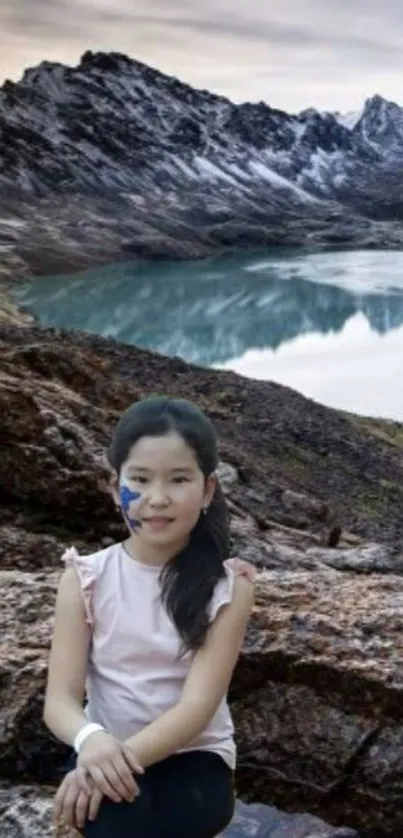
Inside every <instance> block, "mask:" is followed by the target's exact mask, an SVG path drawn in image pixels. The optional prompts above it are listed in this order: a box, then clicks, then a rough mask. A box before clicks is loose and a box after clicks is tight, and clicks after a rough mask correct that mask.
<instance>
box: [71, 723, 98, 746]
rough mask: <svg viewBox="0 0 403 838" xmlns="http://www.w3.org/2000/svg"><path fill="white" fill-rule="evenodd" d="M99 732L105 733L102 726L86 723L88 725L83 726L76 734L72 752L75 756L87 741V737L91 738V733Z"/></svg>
mask: <svg viewBox="0 0 403 838" xmlns="http://www.w3.org/2000/svg"><path fill="white" fill-rule="evenodd" d="M99 731H103V732H104V733H105V728H104V727H102V725H99V724H97V723H96V722H88V724H86V725H84V726H83V727H82V728H81V729H80V730H79V731H78V733H77V736H76V737H75V739H74V744H73V747H74V750H75V752H76V754H79V753H80V750H81V748H82V746H83V744H84V742H85V741H86V740H87V739H88V737H89V736H92V734H93V733H99Z"/></svg>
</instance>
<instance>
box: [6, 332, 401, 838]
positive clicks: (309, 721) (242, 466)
mask: <svg viewBox="0 0 403 838" xmlns="http://www.w3.org/2000/svg"><path fill="white" fill-rule="evenodd" d="M151 392H159V393H160V392H166V393H171V394H174V395H177V394H180V395H182V396H186V397H189V398H194V399H195V400H197V402H198V403H199V404H200V405H201V406H202V407H203V408H204V409H205V410H206V411H207V412H208V414H209V415H210V416H211V418H212V419H213V421H214V422H215V424H216V427H217V430H218V435H219V442H220V457H221V466H220V475H221V480H222V484H223V486H224V489H225V492H226V494H227V499H228V503H229V507H230V511H231V531H232V539H233V553H234V554H238V555H240V556H242V557H244V558H246V559H248V560H250V561H252V562H253V563H254V564H255V565H256V567H257V595H256V605H255V608H254V612H253V615H252V619H251V621H250V626H249V629H248V634H247V638H246V641H245V644H244V648H243V650H242V654H241V657H240V660H239V664H238V666H237V670H236V673H235V676H234V679H233V684H232V687H231V694H230V700H231V706H232V710H233V714H234V717H235V721H236V726H237V732H238V733H237V738H238V748H239V765H238V772H237V789H238V795H239V802H238V804H237V813H236V818H235V820H234V822H233V823H232V824H231V826H230V828H229V829H228V830H227V831H226V838H246V836H247V835H252V834H253V835H255V836H256V838H353V836H358V835H359V836H366V837H367V838H369V836H371V838H373V837H374V836H377V838H379V836H392V835H393V836H395V838H398V836H401V835H402V832H403V747H402V745H403V719H402V709H401V708H402V698H403V667H402V660H403V656H402V652H403V639H402V638H403V632H402V625H403V606H402V603H403V578H402V574H403V535H402V527H401V521H402V512H403V489H402V486H403V456H402V448H403V427H402V426H401V425H397V424H394V423H387V422H381V421H374V420H371V421H370V420H366V419H362V418H358V417H355V416H351V415H347V414H343V413H341V412H337V411H334V410H331V409H328V408H324V407H322V406H320V405H318V404H316V403H314V402H311V401H309V400H307V399H305V398H303V397H302V396H300V395H298V394H297V393H295V392H293V391H291V390H288V389H287V388H284V387H281V386H280V385H276V384H271V383H264V382H256V381H251V380H246V379H243V378H241V377H239V376H237V375H235V374H234V373H228V372H214V371H211V370H207V369H200V368H197V367H195V366H190V365H188V364H186V363H185V362H183V361H182V360H180V359H177V358H173V359H168V358H165V357H163V356H158V355H154V354H152V353H149V352H146V351H142V350H139V349H135V348H132V347H128V346H124V345H120V344H118V343H114V342H113V341H111V340H103V339H101V338H97V337H90V336H85V335H82V334H79V333H77V334H73V333H63V332H60V331H56V330H44V329H39V328H36V327H33V326H30V325H27V326H26V328H24V329H21V328H17V327H15V326H4V325H3V326H0V408H1V409H0V437H1V440H2V458H1V469H0V498H1V506H0V536H1V537H0V587H1V596H0V624H1V626H2V633H1V640H0V708H1V709H0V835H1V837H2V838H3V836H4V838H50V827H49V812H50V805H51V795H52V793H53V790H54V787H55V785H56V784H57V782H58V778H59V777H60V772H61V768H62V765H63V761H64V759H65V756H66V751H65V748H64V747H63V746H61V745H60V744H59V743H57V742H55V741H53V739H52V738H51V737H50V736H49V734H48V733H47V731H46V730H45V729H44V726H43V724H42V722H41V706H42V699H43V689H44V683H45V675H46V661H47V652H48V647H49V640H50V635H51V625H52V614H53V608H54V598H55V590H56V586H57V581H58V578H59V576H60V572H61V562H60V557H61V554H62V552H63V551H64V549H65V548H66V547H67V546H69V545H72V544H74V545H75V546H76V547H77V548H78V549H79V550H82V551H91V550H95V549H97V548H98V547H100V546H102V545H106V544H108V543H110V540H111V539H113V540H115V539H119V538H121V537H124V530H123V528H122V524H121V522H120V520H119V518H117V517H116V512H115V510H114V507H113V504H112V502H111V500H110V498H109V495H108V493H107V490H106V479H107V473H106V467H105V460H104V450H105V446H106V444H107V442H108V439H109V435H110V431H111V426H112V423H113V422H114V421H115V419H116V417H117V415H118V414H119V412H120V411H121V410H122V409H123V408H124V407H125V406H126V405H127V404H128V403H130V402H131V401H133V400H135V399H137V398H139V397H141V396H143V395H145V394H148V393H151ZM241 801H242V802H241Z"/></svg>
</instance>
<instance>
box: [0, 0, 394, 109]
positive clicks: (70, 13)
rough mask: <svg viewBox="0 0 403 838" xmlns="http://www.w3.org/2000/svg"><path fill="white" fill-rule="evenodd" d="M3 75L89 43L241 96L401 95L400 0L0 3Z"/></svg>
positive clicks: (336, 103)
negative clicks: (364, 0) (248, 2)
mask: <svg viewBox="0 0 403 838" xmlns="http://www.w3.org/2000/svg"><path fill="white" fill-rule="evenodd" d="M0 32H1V35H0V47H1V49H0V77H1V76H3V78H4V77H5V76H7V75H11V76H12V77H18V76H19V75H21V72H22V70H23V69H24V67H25V66H32V64H35V63H38V62H39V61H40V60H42V59H49V60H60V61H64V62H67V63H76V61H77V60H78V59H79V57H80V55H81V54H82V52H83V51H84V50H85V49H94V50H97V49H105V50H116V51H121V52H126V53H128V54H129V55H132V56H133V57H137V58H139V59H140V60H142V61H146V62H148V63H150V64H152V65H153V66H157V67H159V68H160V69H161V70H163V71H166V72H168V73H173V74H175V75H177V76H179V77H181V78H183V79H184V80H187V81H189V82H190V83H191V84H194V85H196V86H200V87H210V88H211V89H214V90H217V91H218V92H221V93H224V94H226V95H229V96H230V97H232V98H234V99H235V100H238V101H239V100H241V99H246V98H249V99H251V98H253V99H266V100H267V101H269V102H271V103H272V104H275V105H277V106H280V107H285V108H288V109H291V110H292V109H299V108H302V107H307V106H309V105H311V104H313V105H317V106H318V107H329V108H330V107H334V108H343V107H346V108H350V107H352V106H357V105H358V104H359V103H361V102H362V100H363V99H364V98H365V97H366V96H370V95H372V94H373V93H375V92H380V93H382V94H384V95H386V96H389V97H390V98H395V99H398V100H399V97H400V98H401V94H400V87H401V85H400V76H401V72H402V70H403V51H402V50H401V35H402V32H403V4H401V3H400V0H388V2H387V3H383V4H381V3H380V2H379V0H366V2H365V4H364V2H363V0H304V2H301V0H270V3H268V2H267V0H254V3H250V4H249V5H248V4H246V3H245V0H203V2H202V3H201V2H200V0H183V1H182V2H181V0H171V2H168V0H135V1H134V2H133V0H29V1H28V0H0Z"/></svg>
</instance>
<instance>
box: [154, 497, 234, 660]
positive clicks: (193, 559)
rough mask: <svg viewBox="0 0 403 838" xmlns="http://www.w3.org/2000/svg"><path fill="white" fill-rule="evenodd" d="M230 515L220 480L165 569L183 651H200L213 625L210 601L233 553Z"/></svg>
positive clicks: (166, 600) (167, 597)
mask: <svg viewBox="0 0 403 838" xmlns="http://www.w3.org/2000/svg"><path fill="white" fill-rule="evenodd" d="M229 541H230V538H229V518H228V510H227V505H226V502H225V498H224V494H223V491H222V489H221V486H220V484H219V483H217V486H216V490H215V492H214V495H213V499H212V501H211V503H210V506H209V507H208V509H207V511H206V513H205V514H204V513H203V512H202V513H201V515H200V517H199V519H198V521H197V523H196V525H195V527H194V528H193V530H192V532H191V534H190V541H189V543H188V544H187V546H186V547H184V549H183V550H181V552H180V553H178V554H177V555H176V556H174V557H173V558H172V559H171V561H169V562H168V563H167V564H166V565H165V566H164V567H163V569H162V571H161V575H160V582H161V599H162V602H163V604H164V606H165V609H166V611H167V613H168V615H169V616H170V618H171V620H172V622H173V623H174V624H175V626H176V628H177V631H178V633H179V635H180V637H181V638H182V654H184V653H185V652H186V651H190V650H192V651H196V650H197V649H199V648H200V647H201V646H202V645H203V643H204V640H205V637H206V634H207V630H208V627H209V623H210V619H209V604H210V600H211V598H212V596H213V593H214V589H215V587H216V584H217V582H218V581H219V579H222V578H224V577H225V569H224V565H223V562H224V561H225V559H227V558H228V556H229V547H230V544H229Z"/></svg>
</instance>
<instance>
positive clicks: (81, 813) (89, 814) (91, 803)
mask: <svg viewBox="0 0 403 838" xmlns="http://www.w3.org/2000/svg"><path fill="white" fill-rule="evenodd" d="M84 789H86V791H85V790H84ZM102 797H103V795H102V793H101V792H100V791H99V789H97V788H96V786H94V785H93V783H92V782H91V780H88V779H87V778H86V776H85V771H84V769H83V768H75V769H74V770H73V771H69V773H68V774H66V776H65V777H64V779H63V781H62V783H61V784H60V786H59V788H58V790H57V792H56V795H55V799H54V802H53V818H52V824H53V827H54V828H55V829H57V828H58V827H59V826H60V825H61V824H63V825H65V826H70V827H73V828H74V829H82V828H83V827H84V825H85V822H86V820H87V819H88V820H95V818H96V817H97V815H98V811H99V807H100V805H101V801H102Z"/></svg>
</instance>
